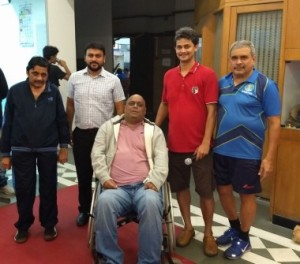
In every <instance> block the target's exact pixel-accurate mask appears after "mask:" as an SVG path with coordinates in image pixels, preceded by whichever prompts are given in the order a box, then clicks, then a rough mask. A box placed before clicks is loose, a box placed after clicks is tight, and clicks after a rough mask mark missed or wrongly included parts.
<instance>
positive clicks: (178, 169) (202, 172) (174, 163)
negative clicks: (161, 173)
mask: <svg viewBox="0 0 300 264" xmlns="http://www.w3.org/2000/svg"><path fill="white" fill-rule="evenodd" d="M192 156H193V153H175V152H169V175H168V181H169V183H170V186H171V191H172V192H180V191H183V190H185V189H189V188H190V178H191V174H192V175H193V178H194V182H195V191H196V192H197V193H198V194H199V195H200V197H205V198H211V197H213V192H214V190H215V186H216V185H215V179H214V176H213V161H212V152H210V153H209V154H208V155H207V156H205V157H204V158H203V159H201V160H198V161H195V160H194V161H193V163H192V164H191V165H189V166H188V165H186V164H185V162H184V161H185V159H186V158H191V157H192Z"/></svg>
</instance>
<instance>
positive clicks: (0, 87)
mask: <svg viewBox="0 0 300 264" xmlns="http://www.w3.org/2000/svg"><path fill="white" fill-rule="evenodd" d="M7 92H8V85H7V82H6V78H5V75H4V73H3V71H2V70H1V68H0V137H1V133H2V122H3V113H2V100H3V99H4V98H6V96H7ZM0 144H1V141H0ZM0 158H2V155H1V152H0ZM7 179H8V178H7V177H6V170H5V169H4V168H3V167H2V166H0V193H3V194H5V195H10V196H13V195H15V191H14V189H13V188H12V187H10V186H8V184H7Z"/></svg>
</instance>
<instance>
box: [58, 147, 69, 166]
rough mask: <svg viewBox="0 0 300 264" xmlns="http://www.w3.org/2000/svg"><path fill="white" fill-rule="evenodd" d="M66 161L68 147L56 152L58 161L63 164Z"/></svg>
mask: <svg viewBox="0 0 300 264" xmlns="http://www.w3.org/2000/svg"><path fill="white" fill-rule="evenodd" d="M67 161H68V149H67V148H61V149H60V150H59V153H58V162H59V163H61V164H64V163H66V162H67Z"/></svg>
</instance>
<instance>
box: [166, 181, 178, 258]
mask: <svg viewBox="0 0 300 264" xmlns="http://www.w3.org/2000/svg"><path fill="white" fill-rule="evenodd" d="M163 188H164V189H163V191H164V222H165V232H166V243H165V246H166V249H165V250H166V251H167V253H168V254H169V255H171V254H172V253H173V252H174V251H175V247H176V243H175V223H174V214H173V204H172V193H171V188H170V184H169V183H168V182H165V183H164V185H163Z"/></svg>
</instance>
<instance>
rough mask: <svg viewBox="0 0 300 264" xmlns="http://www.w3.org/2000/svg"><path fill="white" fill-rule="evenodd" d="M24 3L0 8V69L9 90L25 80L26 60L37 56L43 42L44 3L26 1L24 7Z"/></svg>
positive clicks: (44, 42) (21, 1)
mask: <svg viewBox="0 0 300 264" xmlns="http://www.w3.org/2000/svg"><path fill="white" fill-rule="evenodd" d="M24 2H25V1H23V0H14V1H12V2H11V4H7V5H0V25H1V27H0V36H1V41H0V58H1V61H0V67H1V68H2V70H3V72H4V74H5V76H6V79H7V82H8V85H9V86H11V85H13V84H15V83H17V82H19V81H22V80H24V79H25V78H26V65H27V63H28V61H29V59H30V58H31V57H32V56H34V55H41V48H42V47H43V46H44V45H45V44H46V41H47V33H46V17H45V1H43V0H28V1H26V2H25V3H26V4H27V6H25V5H24ZM22 14H23V15H22ZM19 19H20V21H22V22H23V24H21V23H19ZM21 30H22V31H21Z"/></svg>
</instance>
